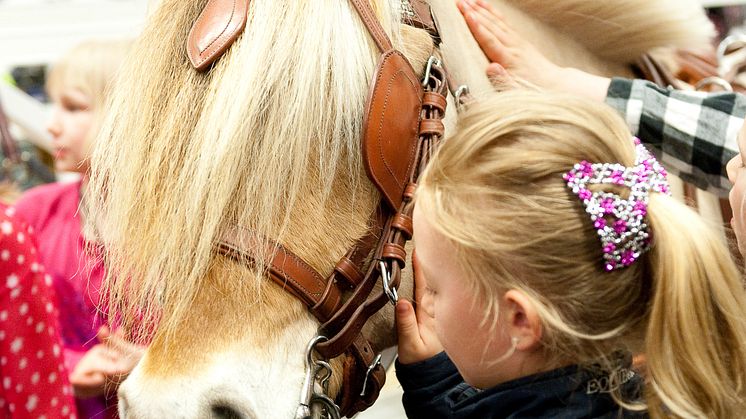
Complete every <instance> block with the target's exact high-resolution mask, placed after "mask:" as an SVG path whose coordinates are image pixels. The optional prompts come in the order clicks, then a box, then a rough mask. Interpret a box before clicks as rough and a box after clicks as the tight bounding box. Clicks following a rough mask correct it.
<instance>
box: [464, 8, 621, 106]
mask: <svg viewBox="0 0 746 419" xmlns="http://www.w3.org/2000/svg"><path fill="white" fill-rule="evenodd" d="M457 5H458V8H459V10H460V11H461V13H462V14H463V15H464V19H466V24H467V26H469V30H470V31H471V33H472V35H473V36H474V39H476V41H477V43H478V44H479V46H480V47H481V48H482V51H483V52H484V54H485V55H486V56H487V58H488V59H489V60H490V61H491V63H490V64H489V65H488V66H487V76H489V77H490V78H491V79H492V80H493V82H495V83H496V84H498V85H499V86H505V85H506V84H511V82H512V80H511V78H516V79H521V80H524V81H527V82H529V83H532V84H534V85H536V86H538V87H540V88H542V89H546V90H551V91H554V92H560V93H569V94H573V95H577V96H584V97H587V98H590V99H593V100H597V101H603V100H604V99H605V98H606V92H607V90H608V88H609V84H610V83H611V79H608V78H605V77H599V76H596V75H593V74H589V73H586V72H583V71H580V70H578V69H575V68H569V67H568V68H563V67H560V66H558V65H556V64H554V63H553V62H551V61H549V59H547V58H546V57H545V56H544V55H543V54H542V53H541V52H539V50H538V49H536V47H534V46H533V45H532V44H531V43H530V42H528V41H526V40H525V39H524V38H523V37H522V36H521V35H520V34H518V33H517V32H516V31H514V30H513V28H511V27H510V26H509V25H508V24H507V22H506V21H505V18H504V17H503V16H502V15H501V14H500V13H499V12H498V11H497V10H496V9H495V8H494V7H493V6H492V5H491V4H489V3H488V2H487V1H485V0H458V2H457Z"/></svg>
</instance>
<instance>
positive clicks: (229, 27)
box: [187, 0, 250, 71]
mask: <svg viewBox="0 0 746 419" xmlns="http://www.w3.org/2000/svg"><path fill="white" fill-rule="evenodd" d="M249 3H250V2H249V0H210V1H209V2H207V5H206V6H205V8H204V9H203V10H202V13H200V15H199V17H198V18H197V21H196V22H194V26H192V29H191V30H190V31H189V38H187V55H188V56H189V60H190V61H191V62H192V65H193V66H194V68H196V69H197V70H198V71H203V70H206V69H208V68H209V67H210V65H212V63H214V62H215V61H216V60H217V59H218V58H220V57H221V56H222V55H223V54H224V53H225V51H226V50H228V48H230V46H231V45H233V42H234V41H235V40H236V38H238V36H239V35H240V34H241V33H242V32H243V31H244V28H245V27H246V20H247V19H248V15H249Z"/></svg>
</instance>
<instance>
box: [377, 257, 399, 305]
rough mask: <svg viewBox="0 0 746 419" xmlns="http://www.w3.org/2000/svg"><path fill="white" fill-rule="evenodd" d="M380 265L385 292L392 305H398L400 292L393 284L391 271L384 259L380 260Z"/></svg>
mask: <svg viewBox="0 0 746 419" xmlns="http://www.w3.org/2000/svg"><path fill="white" fill-rule="evenodd" d="M378 266H379V267H380V268H381V280H382V281H383V292H384V293H385V294H386V296H387V297H388V298H389V302H390V303H391V305H394V306H395V305H396V303H398V302H399V293H397V292H396V287H392V286H391V273H390V272H389V270H388V269H387V268H386V263H385V262H384V261H380V262H378Z"/></svg>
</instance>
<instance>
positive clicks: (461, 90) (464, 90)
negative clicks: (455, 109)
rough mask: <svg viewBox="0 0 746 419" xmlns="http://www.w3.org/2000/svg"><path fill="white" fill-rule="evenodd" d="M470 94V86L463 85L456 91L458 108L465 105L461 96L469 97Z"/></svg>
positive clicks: (455, 96) (454, 96) (455, 97)
mask: <svg viewBox="0 0 746 419" xmlns="http://www.w3.org/2000/svg"><path fill="white" fill-rule="evenodd" d="M469 93H470V91H469V86H467V85H465V84H462V85H461V86H459V87H458V89H456V92H455V93H454V94H453V98H454V100H455V101H456V106H461V105H463V102H462V101H461V96H463V95H468V94H469Z"/></svg>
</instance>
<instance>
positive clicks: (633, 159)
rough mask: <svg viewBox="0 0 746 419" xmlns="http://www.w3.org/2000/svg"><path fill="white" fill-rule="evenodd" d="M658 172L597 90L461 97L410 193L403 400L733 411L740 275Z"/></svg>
mask: <svg viewBox="0 0 746 419" xmlns="http://www.w3.org/2000/svg"><path fill="white" fill-rule="evenodd" d="M665 176H666V174H665V171H664V170H663V168H662V167H661V166H660V165H659V164H658V162H657V161H656V160H655V159H654V158H653V157H652V155H650V154H649V153H648V152H647V151H646V150H645V149H644V147H642V146H641V145H635V143H633V139H632V137H631V134H630V132H629V130H628V128H627V126H626V125H625V123H624V121H623V120H622V119H621V118H620V117H619V116H618V115H617V114H616V113H615V112H614V111H613V110H612V109H611V108H607V107H603V106H599V105H598V104H597V103H595V102H591V101H588V100H585V99H580V98H577V97H574V96H567V95H556V94H547V93H537V92H527V91H511V92H504V93H501V94H498V95H495V96H494V97H491V98H489V99H486V100H484V101H483V102H481V103H475V104H472V105H470V107H469V108H468V110H467V111H466V113H465V114H464V115H463V116H462V118H461V120H460V122H459V128H458V132H457V134H456V135H455V136H454V137H453V138H450V139H448V140H447V141H445V143H444V144H443V146H442V147H441V149H440V150H439V152H438V153H437V156H436V157H435V158H434V160H433V161H432V162H431V163H430V165H429V166H428V168H427V170H426V172H425V174H424V175H423V177H422V179H421V182H420V187H419V190H418V193H417V198H416V199H417V207H416V210H415V214H414V226H415V235H416V240H417V259H418V268H419V271H420V272H419V275H417V279H416V282H417V283H416V290H417V292H416V300H417V301H418V304H417V305H416V308H415V307H413V305H412V303H410V302H408V301H405V300H402V301H400V302H399V303H398V305H397V321H398V329H399V360H398V363H397V376H398V377H399V380H400V382H401V383H402V386H403V388H404V398H403V402H404V406H405V410H406V411H407V414H408V416H409V417H414V418H418V417H421V418H425V417H427V418H436V417H437V418H440V417H443V418H445V417H448V418H460V417H463V418H466V417H480V418H482V417H484V418H486V417H547V418H548V417H572V418H617V417H647V416H650V417H654V418H662V417H671V416H674V417H717V418H734V417H739V416H741V415H742V414H743V412H744V411H746V394H745V393H746V388H744V385H743V383H744V382H746V295H744V289H743V287H742V283H741V280H740V276H739V273H738V270H737V269H736V267H735V265H734V263H733V262H732V260H731V259H730V257H729V253H728V249H727V247H726V244H725V243H724V241H723V240H722V239H721V238H720V236H719V234H718V233H717V231H716V230H714V229H713V228H712V227H711V226H709V225H708V224H706V223H705V222H704V220H703V219H702V218H701V217H700V216H699V215H698V214H696V213H695V212H693V211H692V210H691V209H689V208H687V207H686V206H685V205H684V204H682V203H679V202H677V201H675V200H674V199H673V198H671V197H670V196H669V195H667V189H668V186H667V182H666V179H665ZM441 351H445V352H444V353H442V352H441ZM632 353H645V355H646V363H645V372H644V378H643V377H641V376H640V373H639V372H637V371H634V370H633V369H632V368H631V365H630V358H631V356H630V354H632Z"/></svg>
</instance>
